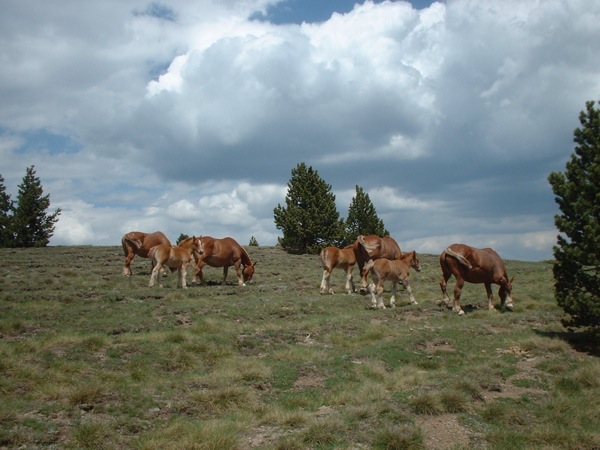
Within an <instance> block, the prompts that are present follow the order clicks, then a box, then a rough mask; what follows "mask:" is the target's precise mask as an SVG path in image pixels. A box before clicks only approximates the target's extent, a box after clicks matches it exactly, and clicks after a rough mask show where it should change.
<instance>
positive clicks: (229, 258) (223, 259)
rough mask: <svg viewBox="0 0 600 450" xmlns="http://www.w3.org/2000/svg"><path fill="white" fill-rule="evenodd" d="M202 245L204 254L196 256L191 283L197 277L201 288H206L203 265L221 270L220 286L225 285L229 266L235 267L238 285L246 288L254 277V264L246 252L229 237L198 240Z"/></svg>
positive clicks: (205, 237) (207, 237)
mask: <svg viewBox="0 0 600 450" xmlns="http://www.w3.org/2000/svg"><path fill="white" fill-rule="evenodd" d="M200 239H201V240H202V243H203V244H204V253H202V254H201V255H198V256H196V269H195V271H194V278H193V279H192V283H196V282H197V279H198V277H200V282H201V283H202V285H203V286H206V282H205V281H204V276H203V274H202V269H203V268H204V266H205V265H207V264H208V265H209V266H212V267H222V268H223V281H222V282H221V284H222V285H225V284H226V281H227V272H228V269H229V267H230V266H234V267H235V271H236V273H237V277H238V285H239V286H246V283H247V282H249V281H250V280H252V277H253V276H254V267H255V266H256V262H252V260H251V259H250V255H248V252H247V251H246V250H244V248H243V247H242V246H241V245H240V244H238V243H237V242H236V240H235V239H233V238H231V237H225V238H222V239H216V238H213V237H210V236H203V237H202V238H200Z"/></svg>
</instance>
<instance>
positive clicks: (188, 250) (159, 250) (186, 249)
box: [148, 237, 204, 289]
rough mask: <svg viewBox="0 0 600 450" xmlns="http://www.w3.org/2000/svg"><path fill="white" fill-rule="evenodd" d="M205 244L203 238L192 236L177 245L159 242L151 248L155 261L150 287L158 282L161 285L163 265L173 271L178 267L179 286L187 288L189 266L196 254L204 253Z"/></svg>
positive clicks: (151, 255)
mask: <svg viewBox="0 0 600 450" xmlns="http://www.w3.org/2000/svg"><path fill="white" fill-rule="evenodd" d="M203 251H204V245H203V244H202V240H201V238H197V237H191V238H187V239H184V240H183V241H181V242H180V243H179V244H178V245H177V246H176V247H172V246H171V245H168V244H158V245H155V246H154V247H152V248H151V249H150V258H152V262H153V263H154V268H153V269H152V274H151V275H150V283H149V284H148V286H149V287H152V286H154V283H155V282H156V283H158V285H159V286H160V287H162V284H161V282H160V271H161V269H162V268H163V267H168V268H169V269H171V271H174V270H175V269H177V287H178V288H183V289H186V288H187V285H186V282H185V278H186V273H187V268H188V266H189V265H190V264H191V263H192V260H193V258H194V255H196V254H202V252H203Z"/></svg>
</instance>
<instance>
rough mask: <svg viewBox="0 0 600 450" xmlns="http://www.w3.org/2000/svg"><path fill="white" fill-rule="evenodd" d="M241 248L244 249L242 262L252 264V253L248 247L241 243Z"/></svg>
mask: <svg viewBox="0 0 600 450" xmlns="http://www.w3.org/2000/svg"><path fill="white" fill-rule="evenodd" d="M240 248H241V249H242V264H243V265H244V266H251V265H252V260H251V259H250V255H249V254H248V252H247V251H246V249H245V248H244V247H242V246H241V245H240Z"/></svg>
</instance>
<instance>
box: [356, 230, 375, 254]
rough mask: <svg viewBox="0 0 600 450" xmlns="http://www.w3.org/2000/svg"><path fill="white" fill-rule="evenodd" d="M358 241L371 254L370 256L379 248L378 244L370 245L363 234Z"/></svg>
mask: <svg viewBox="0 0 600 450" xmlns="http://www.w3.org/2000/svg"><path fill="white" fill-rule="evenodd" d="M357 240H358V243H359V244H360V245H362V246H363V247H364V249H365V250H366V251H367V252H368V253H369V255H370V254H371V252H372V251H373V250H375V249H376V248H377V244H369V243H368V242H367V241H365V237H364V236H363V235H362V234H361V235H359V236H358V238H357Z"/></svg>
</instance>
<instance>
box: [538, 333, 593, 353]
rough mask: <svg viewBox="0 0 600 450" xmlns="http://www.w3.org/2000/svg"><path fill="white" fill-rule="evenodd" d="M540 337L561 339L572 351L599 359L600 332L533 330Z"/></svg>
mask: <svg viewBox="0 0 600 450" xmlns="http://www.w3.org/2000/svg"><path fill="white" fill-rule="evenodd" d="M535 333H537V334H539V335H540V336H544V337H549V338H553V339H561V340H563V341H565V342H566V343H568V344H569V345H570V346H571V347H572V348H573V349H574V350H576V351H578V352H581V353H587V354H588V355H590V356H595V357H600V332H599V331H597V330H595V331H542V330H535Z"/></svg>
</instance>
